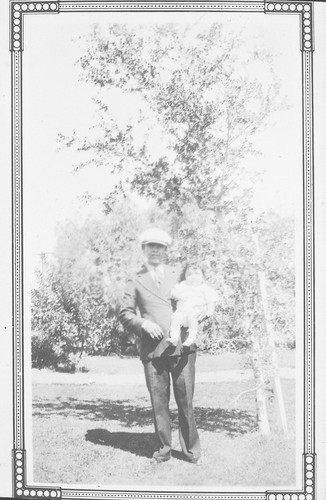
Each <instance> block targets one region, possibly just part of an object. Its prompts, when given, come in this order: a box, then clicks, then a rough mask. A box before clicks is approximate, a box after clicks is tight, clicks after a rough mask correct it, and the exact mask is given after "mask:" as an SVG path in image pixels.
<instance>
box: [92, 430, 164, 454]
mask: <svg viewBox="0 0 326 500" xmlns="http://www.w3.org/2000/svg"><path fill="white" fill-rule="evenodd" d="M85 439H86V441H90V442H91V443H94V444H100V445H103V446H112V447H113V448H119V449H120V450H123V451H129V452H130V453H134V455H138V456H141V457H147V458H151V457H152V456H153V453H154V451H155V450H157V448H158V444H157V440H156V438H155V434H153V433H150V432H110V431H108V430H107V429H90V430H89V431H87V433H86V436H85Z"/></svg>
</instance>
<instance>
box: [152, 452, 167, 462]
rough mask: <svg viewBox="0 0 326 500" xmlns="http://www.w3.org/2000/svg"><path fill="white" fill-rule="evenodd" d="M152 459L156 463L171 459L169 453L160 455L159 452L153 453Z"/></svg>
mask: <svg viewBox="0 0 326 500" xmlns="http://www.w3.org/2000/svg"><path fill="white" fill-rule="evenodd" d="M153 458H154V460H156V462H157V463H161V462H167V461H168V460H170V458H171V453H161V452H160V451H155V453H153Z"/></svg>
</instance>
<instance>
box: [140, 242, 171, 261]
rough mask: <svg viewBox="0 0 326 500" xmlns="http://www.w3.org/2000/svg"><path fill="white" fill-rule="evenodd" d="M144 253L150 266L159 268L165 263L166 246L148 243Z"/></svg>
mask: <svg viewBox="0 0 326 500" xmlns="http://www.w3.org/2000/svg"><path fill="white" fill-rule="evenodd" d="M144 253H145V256H146V260H147V263H148V264H149V265H150V266H159V265H160V264H162V263H163V262H164V259H165V256H166V246H164V245H160V244H159V243H147V245H145V246H144Z"/></svg>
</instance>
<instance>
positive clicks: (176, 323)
mask: <svg viewBox="0 0 326 500" xmlns="http://www.w3.org/2000/svg"><path fill="white" fill-rule="evenodd" d="M182 319H183V314H182V312H181V311H178V309H177V310H176V311H174V313H173V314H172V317H171V327H170V338H168V339H166V341H167V343H168V344H171V345H173V346H176V345H177V343H178V340H179V338H180V331H181V326H182Z"/></svg>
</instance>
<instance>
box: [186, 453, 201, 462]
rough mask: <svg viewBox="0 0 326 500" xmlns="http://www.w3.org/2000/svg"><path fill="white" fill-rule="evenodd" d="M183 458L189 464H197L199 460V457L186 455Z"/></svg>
mask: <svg viewBox="0 0 326 500" xmlns="http://www.w3.org/2000/svg"><path fill="white" fill-rule="evenodd" d="M184 459H185V460H186V461H187V462H190V463H191V464H198V463H199V462H200V457H188V456H187V455H184Z"/></svg>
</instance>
